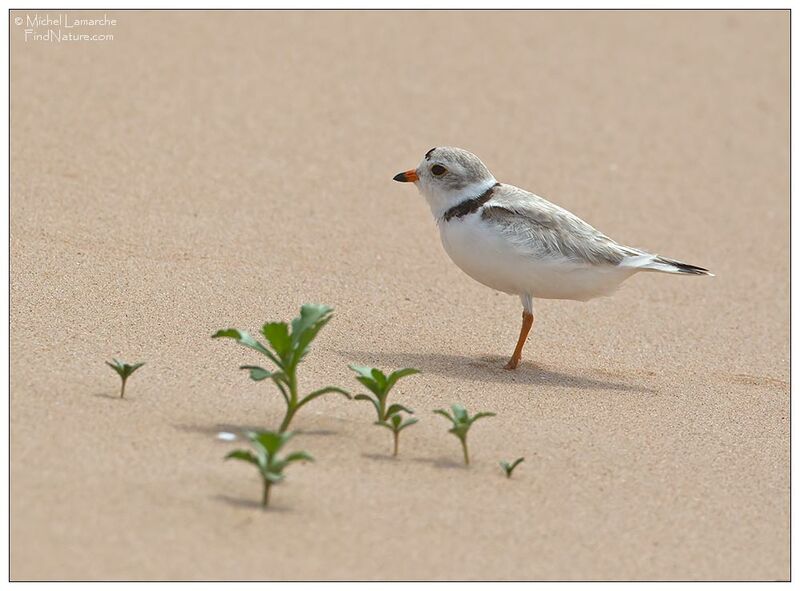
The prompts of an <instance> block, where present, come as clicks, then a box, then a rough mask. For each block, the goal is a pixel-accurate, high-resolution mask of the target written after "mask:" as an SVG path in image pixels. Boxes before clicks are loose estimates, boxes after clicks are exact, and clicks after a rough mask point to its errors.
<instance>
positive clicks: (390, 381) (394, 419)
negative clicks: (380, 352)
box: [350, 365, 419, 456]
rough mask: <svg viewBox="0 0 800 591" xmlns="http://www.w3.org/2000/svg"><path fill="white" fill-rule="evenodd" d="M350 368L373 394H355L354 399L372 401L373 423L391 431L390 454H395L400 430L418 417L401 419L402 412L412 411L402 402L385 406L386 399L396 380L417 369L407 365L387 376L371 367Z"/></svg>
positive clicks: (416, 420)
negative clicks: (392, 448) (391, 449)
mask: <svg viewBox="0 0 800 591" xmlns="http://www.w3.org/2000/svg"><path fill="white" fill-rule="evenodd" d="M350 369H352V370H353V371H354V372H356V374H358V375H357V376H356V379H357V380H358V381H359V382H361V383H362V384H364V386H366V387H367V389H368V390H369V391H370V392H372V393H373V394H374V395H375V397H374V398H373V397H371V396H369V395H367V394H357V395H356V396H355V399H356V400H368V401H369V402H371V403H372V406H374V407H375V412H376V414H377V416H378V420H377V421H375V424H376V425H379V426H381V427H386V428H387V429H389V430H390V431H391V432H392V436H393V438H394V452H393V454H392V455H394V456H396V455H397V448H398V443H399V442H398V440H399V437H400V431H402V430H403V429H405V428H406V427H410V426H411V425H413V424H415V423H417V422H418V419H415V418H408V419H405V420H403V416H402V413H404V412H405V413H408V414H410V415H413V414H414V411H413V410H410V409H408V408H406V407H405V406H403V405H402V404H392V405H390V406H388V407H387V406H386V399H387V398H388V397H389V391H390V390H391V389H392V388H393V387H394V385H395V384H396V383H397V382H398V380H400V378H404V377H406V376H410V375H414V374H415V373H419V370H418V369H413V368H410V367H407V368H405V369H398V370H397V371H393V372H392V373H391V374H389V376H388V377H387V376H386V374H384V373H383V372H382V371H381V370H379V369H375V368H373V367H363V366H360V365H351V366H350Z"/></svg>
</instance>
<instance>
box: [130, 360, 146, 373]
mask: <svg viewBox="0 0 800 591" xmlns="http://www.w3.org/2000/svg"><path fill="white" fill-rule="evenodd" d="M143 365H144V361H142V362H141V363H134V364H133V365H129V366H128V367H130V368H131V369H130V373H129V374H128V375H130V374H132V373H133V372H135V371H136V370H137V369H139V368H140V367H142V366H143Z"/></svg>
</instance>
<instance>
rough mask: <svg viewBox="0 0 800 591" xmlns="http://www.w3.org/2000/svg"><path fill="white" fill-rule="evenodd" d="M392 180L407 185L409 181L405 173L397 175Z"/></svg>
mask: <svg viewBox="0 0 800 591" xmlns="http://www.w3.org/2000/svg"><path fill="white" fill-rule="evenodd" d="M392 180H393V181H397V182H398V183H407V182H408V179H407V178H406V173H404V172H400V173H397V174H396V175H394V176H393V177H392Z"/></svg>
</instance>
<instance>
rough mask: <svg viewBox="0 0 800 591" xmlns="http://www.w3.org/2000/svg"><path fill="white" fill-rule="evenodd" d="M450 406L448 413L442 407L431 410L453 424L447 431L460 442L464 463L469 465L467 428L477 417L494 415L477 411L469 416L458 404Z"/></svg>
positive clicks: (493, 414)
mask: <svg viewBox="0 0 800 591" xmlns="http://www.w3.org/2000/svg"><path fill="white" fill-rule="evenodd" d="M450 408H451V409H452V411H453V414H450V413H449V412H447V411H446V410H442V409H437V410H435V411H433V412H434V413H436V414H437V415H442V416H443V417H444V418H446V419H447V420H448V421H450V422H451V423H452V424H453V428H452V429H450V430H449V431H448V433H452V434H453V435H455V436H456V437H458V440H459V441H460V442H461V449H462V450H463V451H464V463H465V464H466V465H469V448H468V447H467V433H469V428H470V427H472V423H474V422H475V421H477V420H478V419H482V418H484V417H493V416H495V413H493V412H479V413H477V414H476V415H475V416H473V417H470V416H469V413H468V412H467V409H466V408H464V407H463V406H461V405H460V404H453V405H452V406H451V407H450Z"/></svg>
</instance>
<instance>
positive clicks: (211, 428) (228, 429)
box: [173, 423, 339, 437]
mask: <svg viewBox="0 0 800 591" xmlns="http://www.w3.org/2000/svg"><path fill="white" fill-rule="evenodd" d="M173 427H174V428H175V429H178V430H179V431H184V432H186V433H200V434H202V435H208V436H212V437H213V436H216V435H217V433H220V432H224V433H234V434H236V435H238V436H240V437H244V434H245V433H246V432H247V431H264V430H265V429H266V427H264V426H263V425H234V424H231V423H217V424H215V425H173ZM291 431H292V432H293V433H294V434H295V435H305V436H312V437H313V436H319V437H328V436H330V435H337V434H338V433H339V432H338V431H334V430H332V429H291Z"/></svg>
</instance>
